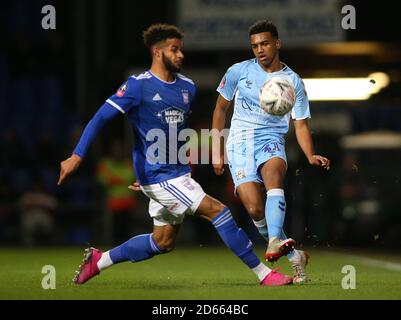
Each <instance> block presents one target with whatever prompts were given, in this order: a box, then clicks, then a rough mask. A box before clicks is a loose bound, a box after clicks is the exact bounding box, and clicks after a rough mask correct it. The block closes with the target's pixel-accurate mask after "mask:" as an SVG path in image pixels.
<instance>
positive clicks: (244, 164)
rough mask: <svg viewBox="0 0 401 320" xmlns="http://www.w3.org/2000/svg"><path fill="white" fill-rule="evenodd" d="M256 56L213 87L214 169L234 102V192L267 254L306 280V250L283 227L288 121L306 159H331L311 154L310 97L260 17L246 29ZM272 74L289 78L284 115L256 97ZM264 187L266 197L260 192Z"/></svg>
mask: <svg viewBox="0 0 401 320" xmlns="http://www.w3.org/2000/svg"><path fill="white" fill-rule="evenodd" d="M249 38H250V43H251V47H252V51H253V53H254V55H255V58H254V59H250V60H247V61H243V62H240V63H237V64H234V65H233V66H232V67H230V68H229V69H228V71H227V73H226V74H225V76H224V77H223V79H222V80H221V82H220V85H219V87H218V89H217V91H218V92H219V96H218V98H217V102H216V107H215V110H214V114H213V129H216V132H215V134H214V135H213V145H214V148H213V150H214V151H213V152H214V164H213V167H214V171H215V173H216V174H218V175H221V174H223V172H224V168H223V165H224V153H223V149H222V148H221V147H220V146H221V136H220V135H219V134H217V132H221V130H223V129H224V127H225V121H226V112H227V110H228V107H229V106H230V105H231V101H234V114H233V117H232V120H231V128H230V134H229V136H228V139H227V144H226V151H227V158H228V164H229V167H230V171H231V175H232V178H233V180H234V185H235V190H236V193H237V194H238V195H239V197H240V199H241V201H242V203H243V205H244V207H245V208H246V210H247V211H248V213H249V215H250V216H251V218H252V219H253V221H254V224H255V225H256V227H257V229H258V231H259V233H260V234H261V235H262V236H263V237H264V238H265V239H266V240H268V247H267V251H266V255H265V258H266V260H267V261H272V262H273V261H276V260H277V259H279V258H280V257H281V256H283V255H287V257H288V259H289V260H290V262H291V263H292V266H293V269H294V283H305V282H306V281H307V275H306V273H305V266H306V264H307V262H308V258H309V257H308V254H307V253H306V252H304V251H300V250H293V249H294V245H295V241H294V240H293V239H291V238H287V236H286V235H285V233H284V231H283V224H284V217H285V208H286V202H285V196H284V190H283V189H284V176H285V173H286V170H287V160H286V154H285V149H284V147H285V139H284V136H285V134H286V133H287V131H288V125H289V120H290V118H292V119H293V120H294V127H295V133H296V137H297V140H298V143H299V145H300V147H301V149H302V150H303V152H304V153H305V156H306V157H307V159H308V161H309V163H310V164H311V165H315V166H321V167H323V168H325V169H329V166H330V161H329V160H328V159H327V158H325V157H322V156H319V155H315V152H314V148H313V142H312V137H311V133H310V130H309V127H308V122H307V119H308V118H310V111H309V102H308V97H307V95H306V92H305V88H304V84H303V82H302V80H301V78H300V77H299V76H298V75H297V74H296V73H295V72H294V71H292V70H291V69H290V68H289V67H288V66H287V65H285V64H284V63H282V62H281V61H280V57H279V49H280V46H281V42H280V40H279V36H278V31H277V28H276V26H275V25H274V24H273V23H272V22H270V21H268V20H263V21H258V22H256V23H255V24H254V25H252V26H251V27H250V29H249ZM272 77H282V78H285V79H287V80H289V81H290V83H292V85H293V87H294V89H295V93H296V102H295V105H294V107H293V109H292V111H291V112H290V113H288V114H286V115H284V116H273V115H269V114H267V113H266V112H265V111H264V110H263V109H262V108H261V107H260V102H259V91H260V88H261V87H262V86H263V84H264V83H265V82H266V81H267V80H268V79H270V78H272ZM265 192H267V196H266V200H264V193H265Z"/></svg>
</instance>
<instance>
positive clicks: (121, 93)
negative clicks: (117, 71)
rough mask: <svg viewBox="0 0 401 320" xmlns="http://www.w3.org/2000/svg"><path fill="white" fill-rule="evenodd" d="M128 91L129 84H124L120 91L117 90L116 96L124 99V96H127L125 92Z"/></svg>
mask: <svg viewBox="0 0 401 320" xmlns="http://www.w3.org/2000/svg"><path fill="white" fill-rule="evenodd" d="M127 89H128V86H127V84H126V83H124V84H123V85H122V86H121V87H120V88H119V89H118V90H117V93H116V96H117V97H120V98H121V97H123V96H124V95H125V92H126V91H127Z"/></svg>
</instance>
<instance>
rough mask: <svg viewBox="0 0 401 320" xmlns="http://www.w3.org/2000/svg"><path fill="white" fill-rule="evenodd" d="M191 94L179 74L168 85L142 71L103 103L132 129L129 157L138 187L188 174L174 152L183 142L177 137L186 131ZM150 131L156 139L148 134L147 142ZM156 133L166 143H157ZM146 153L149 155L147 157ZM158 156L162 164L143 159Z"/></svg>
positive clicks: (191, 86) (192, 87)
mask: <svg viewBox="0 0 401 320" xmlns="http://www.w3.org/2000/svg"><path fill="white" fill-rule="evenodd" d="M195 93H196V88H195V84H194V83H193V82H192V80H190V79H189V78H186V77H185V76H183V75H181V74H176V78H175V80H174V81H173V82H171V83H170V82H165V81H163V80H161V79H159V78H157V77H156V76H155V75H154V74H152V73H151V71H146V72H144V73H142V74H140V75H138V76H132V77H130V78H129V79H128V80H127V81H126V82H125V83H124V84H123V85H122V86H121V87H120V88H119V89H118V91H117V92H116V93H115V94H114V95H112V96H111V97H110V98H109V99H107V101H106V102H107V103H108V104H110V105H111V106H113V107H114V108H116V109H118V110H119V111H120V112H122V113H124V114H126V115H127V117H128V119H129V122H130V124H131V125H132V127H133V130H134V134H135V138H136V141H135V144H134V146H133V149H132V157H133V163H134V170H135V175H136V177H137V179H138V181H139V183H140V184H142V185H149V184H155V183H158V182H162V181H166V180H169V179H173V178H176V177H179V176H181V175H184V174H186V173H188V172H190V171H191V169H190V166H189V165H188V164H182V163H180V161H179V158H178V151H179V150H180V148H181V147H182V146H183V145H184V144H185V143H186V141H178V139H177V137H178V136H179V133H180V131H181V130H182V129H184V128H186V120H187V117H188V115H189V113H190V107H191V103H192V102H193V100H194V97H195ZM152 129H154V130H152ZM150 130H152V132H153V133H156V135H155V134H153V135H152V134H150V135H149V136H148V139H147V135H148V133H149V131H150ZM160 133H163V134H164V137H166V140H165V142H166V143H163V141H158V139H159V136H160ZM169 135H170V136H169ZM169 137H170V138H169ZM171 139H174V141H171ZM155 143H157V148H156V150H154V146H155ZM174 144H175V145H176V146H175V145H174ZM148 151H151V152H149V154H148ZM154 151H155V152H156V153H157V154H155V152H154ZM160 152H161V153H164V154H165V155H166V156H165V159H164V160H165V161H160V163H155V159H153V158H152V157H150V158H152V159H150V158H147V157H149V155H151V156H155V157H156V158H157V156H158V155H159V153H160ZM157 159H160V158H157Z"/></svg>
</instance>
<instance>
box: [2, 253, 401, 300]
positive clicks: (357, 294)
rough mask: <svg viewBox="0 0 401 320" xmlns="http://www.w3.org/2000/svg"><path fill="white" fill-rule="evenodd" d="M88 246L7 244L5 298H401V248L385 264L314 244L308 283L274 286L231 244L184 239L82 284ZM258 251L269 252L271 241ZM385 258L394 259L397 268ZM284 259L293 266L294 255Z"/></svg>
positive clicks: (286, 265)
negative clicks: (52, 282) (352, 273)
mask: <svg viewBox="0 0 401 320" xmlns="http://www.w3.org/2000/svg"><path fill="white" fill-rule="evenodd" d="M82 252H83V249H81V248H73V249H71V248H68V249H66V248H52V249H31V250H28V249H0V284H1V285H0V299H46V300H47V299H57V300H58V299H107V300H109V299H131V300H137V299H138V300H139V299H141V300H154V299H155V300H158V299H167V300H170V299H171V300H182V299H184V300H187V299H188V300H216V299H219V300H233V299H235V300H237V299H239V300H276V299H280V300H282V299H401V271H400V270H401V264H400V262H401V256H400V255H383V254H382V255H377V256H374V255H373V256H372V255H370V256H369V259H371V260H369V261H370V262H372V261H373V260H372V259H375V261H376V260H377V261H383V266H382V265H380V264H377V263H368V262H369V261H368V262H367V260H366V259H362V258H361V257H362V255H363V254H362V255H361V253H360V252H353V251H350V250H347V251H346V252H345V251H343V252H341V253H337V252H335V251H332V250H330V251H324V250H318V249H314V250H311V251H310V254H311V260H310V264H309V265H308V274H309V277H310V278H311V281H310V282H309V283H308V284H307V285H301V286H300V285H291V286H286V287H275V288H270V287H261V286H259V285H258V281H257V279H256V277H255V276H254V274H253V273H252V272H251V271H250V270H248V269H247V268H246V267H245V266H244V265H243V264H242V263H241V261H240V260H239V259H238V258H237V257H235V256H234V255H233V254H231V252H230V251H229V250H228V249H226V248H225V247H221V248H220V247H218V248H214V247H211V248H207V247H193V248H191V247H184V248H183V247H181V248H177V249H176V250H175V251H174V252H172V253H170V254H166V255H162V256H157V257H155V258H153V259H151V260H148V261H143V262H140V263H130V262H126V263H122V264H119V265H115V266H113V267H112V268H110V269H109V270H106V271H104V272H103V273H102V274H101V275H99V276H97V277H95V278H94V279H92V280H91V281H89V282H88V283H86V284H85V285H82V286H77V285H73V284H72V282H71V279H72V277H73V275H74V270H75V269H76V268H77V266H78V265H79V263H80V260H81V258H82ZM257 253H258V255H259V256H260V257H262V256H263V248H258V249H257ZM364 256H365V257H366V256H367V255H364ZM377 261H376V262H377ZM385 262H393V263H394V264H393V265H391V266H393V267H394V266H395V268H391V267H390V268H388V267H386V266H388V265H387V264H385ZM45 265H52V266H54V267H55V269H56V289H55V290H44V289H42V285H41V283H42V278H43V277H44V276H45V274H42V272H41V271H42V267H43V266H45ZM344 265H352V266H354V267H355V269H356V289H355V290H344V289H343V288H342V286H341V281H342V279H343V277H344V276H346V275H345V274H343V273H341V270H342V267H343V266H344ZM277 266H280V267H281V270H280V271H281V272H283V273H286V274H291V273H292V270H291V268H290V265H289V262H288V260H287V259H286V258H282V259H281V260H280V261H279V262H278V263H277V264H275V265H274V267H277ZM397 266H399V269H398V271H397ZM269 267H272V266H271V265H269Z"/></svg>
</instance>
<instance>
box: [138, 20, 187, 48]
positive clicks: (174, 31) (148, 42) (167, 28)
mask: <svg viewBox="0 0 401 320" xmlns="http://www.w3.org/2000/svg"><path fill="white" fill-rule="evenodd" d="M183 37H184V33H183V32H182V31H181V30H180V29H178V27H176V26H173V25H171V24H164V23H158V24H152V25H151V26H150V27H149V28H148V29H146V30H145V31H144V32H143V41H144V43H145V46H147V47H148V48H149V49H150V48H151V47H152V46H153V45H154V44H156V43H158V42H160V41H164V40H167V39H180V40H181V39H182V38H183Z"/></svg>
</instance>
